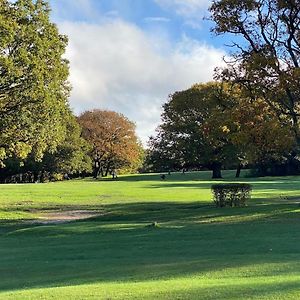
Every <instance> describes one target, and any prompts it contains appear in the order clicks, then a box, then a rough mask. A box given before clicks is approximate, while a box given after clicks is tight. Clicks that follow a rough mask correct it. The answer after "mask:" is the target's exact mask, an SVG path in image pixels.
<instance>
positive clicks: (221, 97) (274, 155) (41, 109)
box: [0, 0, 300, 182]
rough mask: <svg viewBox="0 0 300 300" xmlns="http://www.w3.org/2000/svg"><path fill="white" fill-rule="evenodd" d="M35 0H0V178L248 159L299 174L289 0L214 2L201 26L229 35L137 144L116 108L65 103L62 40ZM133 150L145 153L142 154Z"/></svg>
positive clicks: (262, 168)
mask: <svg viewBox="0 0 300 300" xmlns="http://www.w3.org/2000/svg"><path fill="white" fill-rule="evenodd" d="M49 12H50V8H49V5H48V4H47V2H46V1H43V0H18V1H9V0H0V181H2V182H36V181H45V180H49V179H54V180H59V179H63V178H69V177H73V176H79V175H80V176H82V175H83V176H84V175H93V176H94V177H95V178H97V177H98V176H107V175H108V174H113V177H116V175H117V173H120V172H134V171H136V170H137V169H138V168H139V167H140V166H141V164H142V163H143V170H144V171H171V170H187V169H210V170H212V175H213V178H220V177H221V176H222V174H221V170H222V168H233V167H236V168H237V176H239V172H240V170H241V168H242V167H243V166H251V167H254V168H255V169H256V170H257V174H259V175H266V174H278V175H284V174H291V173H299V172H300V127H299V123H300V3H299V1H295V0H285V1H282V0H215V1H213V2H212V5H211V7H210V13H211V20H212V21H213V22H214V23H215V27H214V28H213V29H212V30H213V32H215V33H216V34H218V35H221V34H226V35H228V34H229V35H232V36H233V41H234V37H237V39H236V40H237V41H238V42H233V43H232V45H231V49H232V53H231V57H230V59H229V61H227V65H226V67H225V68H223V69H218V70H216V73H215V81H212V82H208V83H202V84H195V85H193V86H192V87H191V88H189V89H187V90H183V91H177V92H174V93H173V94H171V95H170V97H169V99H168V101H167V103H165V104H164V106H163V113H162V122H161V124H160V126H159V127H158V128H157V132H156V135H155V136H153V137H151V138H150V140H149V148H148V149H147V151H146V152H145V153H144V151H143V148H142V146H141V144H140V142H139V141H138V138H137V137H136V133H135V125H134V124H133V123H132V122H131V121H130V120H128V119H127V118H126V117H125V116H123V115H122V114H119V113H116V112H112V111H106V110H98V109H95V110H91V111H86V112H83V113H82V114H81V115H80V116H79V117H75V116H74V115H73V113H72V111H71V109H70V107H69V104H68V97H69V93H70V85H69V83H68V75H69V63H68V61H67V60H66V59H64V58H63V56H64V53H65V49H66V46H67V37H66V36H64V35H61V34H59V32H58V29H57V27H56V25H55V24H53V23H51V21H50V19H49ZM144 156H145V157H144Z"/></svg>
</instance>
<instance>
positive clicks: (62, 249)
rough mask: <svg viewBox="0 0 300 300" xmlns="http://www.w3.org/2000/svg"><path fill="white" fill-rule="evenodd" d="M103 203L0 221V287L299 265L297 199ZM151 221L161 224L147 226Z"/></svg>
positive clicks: (255, 272) (268, 272)
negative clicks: (91, 209) (78, 217)
mask: <svg viewBox="0 0 300 300" xmlns="http://www.w3.org/2000/svg"><path fill="white" fill-rule="evenodd" d="M105 210H106V213H105V215H103V216H99V217H97V218H94V219H92V220H88V221H78V222H73V223H69V224H63V225H51V226H36V225H24V224H17V225H16V224H15V223H12V224H5V225H4V224H0V229H2V231H0V232H2V233H1V235H0V257H1V262H0V277H1V278H2V279H1V282H0V290H2V291H5V290H16V289H22V288H24V287H25V286H26V287H27V288H30V287H51V286H64V285H73V284H74V285H77V284H84V283H93V282H114V281H124V282H125V281H127V282H131V281H132V282H135V281H142V280H157V279H168V278H174V277H181V276H191V275H194V274H197V276H199V277H201V276H204V277H208V278H209V277H211V278H214V276H216V278H220V277H222V278H226V277H230V276H232V274H235V276H237V277H243V276H249V277H255V276H273V275H276V274H280V275H282V274H289V272H291V273H295V272H299V271H300V242H299V241H300V240H299V235H298V232H299V230H300V221H299V212H298V208H297V207H296V206H295V205H294V204H293V203H292V204H285V205H284V204H281V205H261V206H252V207H245V208H233V209H232V208H225V209H216V208H214V207H213V206H210V205H208V206H206V205H202V204H199V203H197V202H190V203H176V202H174V203H170V202H162V203H158V202H153V203H151V202H150V203H145V202H141V203H134V204H132V203H124V204H113V205H106V206H105ZM153 221H157V222H158V224H159V227H158V228H152V227H148V226H147V225H149V224H150V223H151V222H153ZM291 226H292V227H291ZM291 228H292V230H291ZM270 249H271V250H270ZM239 269H240V270H239ZM243 269H244V271H243ZM225 299H226V297H225Z"/></svg>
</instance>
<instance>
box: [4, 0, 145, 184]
mask: <svg viewBox="0 0 300 300" xmlns="http://www.w3.org/2000/svg"><path fill="white" fill-rule="evenodd" d="M49 14H50V7H49V4H48V3H47V1H43V0H36V1H32V0H18V1H15V2H11V1H7V0H0V181H1V182H36V181H46V180H50V179H53V180H59V179H62V178H63V177H71V176H79V175H91V174H92V175H93V176H94V177H98V176H99V175H101V176H107V175H108V174H109V173H110V172H113V171H114V170H115V169H118V170H120V171H124V170H126V171H134V170H136V168H138V166H139V164H140V161H141V157H142V147H141V144H140V142H139V141H138V138H137V136H136V134H135V125H134V124H133V123H132V122H131V121H129V120H128V119H127V118H126V117H125V116H124V115H122V114H119V113H116V112H111V111H105V110H92V111H87V112H84V113H82V114H81V115H80V116H79V117H76V116H74V114H73V113H72V111H71V109H70V107H69V102H68V97H69V94H70V89H71V87H70V84H69V82H68V76H69V62H68V61H67V60H66V59H65V58H64V57H63V55H64V53H65V49H66V46H67V42H68V39H67V37H66V36H64V35H61V34H60V33H59V32H58V29H57V27H56V25H55V24H53V23H52V22H51V21H50V18H49Z"/></svg>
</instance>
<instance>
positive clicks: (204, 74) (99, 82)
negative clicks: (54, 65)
mask: <svg viewBox="0 0 300 300" xmlns="http://www.w3.org/2000/svg"><path fill="white" fill-rule="evenodd" d="M59 26H60V30H61V31H62V32H63V33H66V34H67V35H68V36H69V46H68V49H67V53H66V55H67V58H68V59H69V60H70V63H71V65H70V66H71V76H70V81H71V84H72V86H73V90H72V94H71V99H70V101H71V106H72V107H73V108H74V110H75V112H76V113H79V112H82V111H84V110H87V109H92V108H103V109H110V110H115V111H118V112H121V113H123V114H124V115H126V116H127V117H128V118H129V119H131V120H133V121H134V122H135V123H136V124H137V133H138V135H139V136H140V137H141V139H142V141H143V142H144V143H145V142H146V140H147V139H148V136H149V135H150V134H153V132H154V129H155V127H156V126H157V125H158V123H159V121H160V113H161V105H162V104H163V103H164V102H165V101H166V100H167V97H168V95H169V94H170V93H173V92H175V91H176V90H182V89H186V88H188V87H190V86H191V85H192V84H193V83H196V82H205V81H209V80H211V79H212V75H213V69H214V67H216V66H219V65H220V64H222V56H223V55H224V53H223V52H222V51H221V50H218V49H215V48H213V47H211V46H208V45H204V44H200V43H199V42H197V41H195V40H191V39H189V38H188V37H186V36H183V37H182V39H181V41H180V42H179V43H177V44H173V43H172V41H165V45H164V46H163V51H161V49H160V47H157V44H159V43H160V42H161V40H162V37H160V36H155V37H154V36H151V35H148V34H147V33H145V32H144V31H142V30H141V29H140V28H138V27H137V26H135V25H133V24H131V23H126V22H124V21H121V20H118V19H114V20H110V21H109V22H106V23H101V24H98V25H97V24H94V25H92V24H86V23H73V22H66V23H61V24H60V25H59ZM164 38H165V37H164Z"/></svg>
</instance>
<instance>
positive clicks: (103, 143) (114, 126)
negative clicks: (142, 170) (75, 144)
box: [78, 109, 141, 178]
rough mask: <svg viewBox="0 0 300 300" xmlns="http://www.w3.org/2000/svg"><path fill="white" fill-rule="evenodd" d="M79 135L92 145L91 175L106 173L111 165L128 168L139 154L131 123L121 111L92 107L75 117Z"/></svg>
mask: <svg viewBox="0 0 300 300" xmlns="http://www.w3.org/2000/svg"><path fill="white" fill-rule="evenodd" d="M78 122H79V124H80V125H81V126H82V128H83V131H82V136H83V138H85V139H86V140H87V141H88V142H89V143H90V144H91V145H92V147H93V151H92V158H93V161H94V177H95V178H97V177H98V176H99V174H100V175H102V176H107V175H108V173H109V172H111V171H113V170H114V169H122V168H130V167H131V166H133V165H135V164H136V163H137V162H138V161H139V159H140V155H141V145H140V143H139V142H138V139H137V137H136V134H135V125H134V123H132V122H131V121H129V120H128V119H127V118H126V117H125V116H123V115H122V114H119V113H116V112H114V111H107V110H99V109H94V110H92V111H86V112H84V113H83V114H81V115H80V116H79V117H78Z"/></svg>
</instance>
